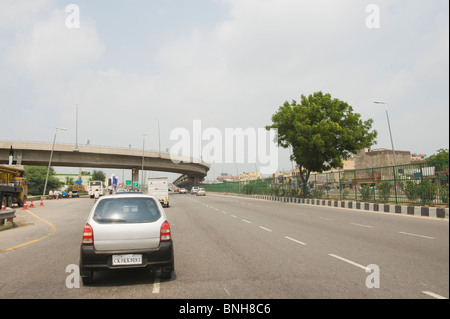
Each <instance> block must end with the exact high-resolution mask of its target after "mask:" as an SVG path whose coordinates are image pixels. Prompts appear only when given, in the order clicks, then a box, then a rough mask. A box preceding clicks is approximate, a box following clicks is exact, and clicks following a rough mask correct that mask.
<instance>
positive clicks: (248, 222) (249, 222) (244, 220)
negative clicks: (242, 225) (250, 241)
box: [242, 219, 252, 224]
mask: <svg viewBox="0 0 450 319" xmlns="http://www.w3.org/2000/svg"><path fill="white" fill-rule="evenodd" d="M242 221H243V222H246V223H247V224H251V223H252V222H251V221H249V220H246V219H243V220H242Z"/></svg>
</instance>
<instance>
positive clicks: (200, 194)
mask: <svg viewBox="0 0 450 319" xmlns="http://www.w3.org/2000/svg"><path fill="white" fill-rule="evenodd" d="M197 196H206V191H205V189H204V188H199V189H198V191H197Z"/></svg>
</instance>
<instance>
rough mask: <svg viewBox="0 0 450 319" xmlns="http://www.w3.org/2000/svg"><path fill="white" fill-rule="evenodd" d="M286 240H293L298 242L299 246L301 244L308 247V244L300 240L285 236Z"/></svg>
mask: <svg viewBox="0 0 450 319" xmlns="http://www.w3.org/2000/svg"><path fill="white" fill-rule="evenodd" d="M284 238H286V239H289V240H291V241H293V242H296V243H298V244H301V245H306V243H304V242H301V241H300V240H297V239H294V238H291V237H289V236H284Z"/></svg>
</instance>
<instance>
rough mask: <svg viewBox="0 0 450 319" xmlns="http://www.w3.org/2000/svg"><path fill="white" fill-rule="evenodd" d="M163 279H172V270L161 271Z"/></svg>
mask: <svg viewBox="0 0 450 319" xmlns="http://www.w3.org/2000/svg"><path fill="white" fill-rule="evenodd" d="M161 278H162V279H170V278H172V269H170V270H165V269H164V268H163V269H161Z"/></svg>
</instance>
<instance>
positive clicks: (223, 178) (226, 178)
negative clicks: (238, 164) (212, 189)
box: [217, 173, 239, 183]
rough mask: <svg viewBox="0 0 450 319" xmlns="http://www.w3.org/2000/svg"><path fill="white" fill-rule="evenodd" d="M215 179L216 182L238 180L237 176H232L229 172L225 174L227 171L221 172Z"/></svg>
mask: <svg viewBox="0 0 450 319" xmlns="http://www.w3.org/2000/svg"><path fill="white" fill-rule="evenodd" d="M217 181H218V182H221V183H223V182H238V181H239V176H233V175H231V174H227V173H222V174H220V176H217Z"/></svg>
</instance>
